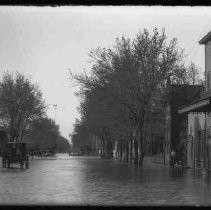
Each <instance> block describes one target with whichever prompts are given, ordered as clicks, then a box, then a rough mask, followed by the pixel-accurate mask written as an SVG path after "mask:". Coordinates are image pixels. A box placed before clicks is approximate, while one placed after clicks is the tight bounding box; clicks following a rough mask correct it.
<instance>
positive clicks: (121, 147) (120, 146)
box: [120, 139, 123, 161]
mask: <svg viewBox="0 0 211 210" xmlns="http://www.w3.org/2000/svg"><path fill="white" fill-rule="evenodd" d="M122 150H123V149H122V139H121V140H120V160H121V161H122V153H123V152H122Z"/></svg>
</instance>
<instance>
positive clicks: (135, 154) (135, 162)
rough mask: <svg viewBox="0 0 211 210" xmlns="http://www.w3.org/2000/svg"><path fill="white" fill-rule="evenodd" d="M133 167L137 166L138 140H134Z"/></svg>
mask: <svg viewBox="0 0 211 210" xmlns="http://www.w3.org/2000/svg"><path fill="white" fill-rule="evenodd" d="M134 165H138V140H137V137H135V139H134Z"/></svg>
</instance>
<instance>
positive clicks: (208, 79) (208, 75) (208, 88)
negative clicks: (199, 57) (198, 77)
mask: <svg viewBox="0 0 211 210" xmlns="http://www.w3.org/2000/svg"><path fill="white" fill-rule="evenodd" d="M210 79H211V78H210V71H208V72H207V80H206V83H207V90H210Z"/></svg>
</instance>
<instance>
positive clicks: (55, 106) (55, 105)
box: [53, 104, 58, 122]
mask: <svg viewBox="0 0 211 210" xmlns="http://www.w3.org/2000/svg"><path fill="white" fill-rule="evenodd" d="M53 106H54V109H55V116H54V122H56V109H57V106H58V105H57V104H53Z"/></svg>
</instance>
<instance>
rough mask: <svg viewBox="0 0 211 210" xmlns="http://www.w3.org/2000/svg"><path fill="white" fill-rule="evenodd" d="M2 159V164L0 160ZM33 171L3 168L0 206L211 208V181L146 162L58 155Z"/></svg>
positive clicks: (33, 162)
mask: <svg viewBox="0 0 211 210" xmlns="http://www.w3.org/2000/svg"><path fill="white" fill-rule="evenodd" d="M0 161H1V160H0ZM29 167H30V168H29V169H19V168H13V169H5V168H2V166H0V204H1V205H7V204H12V205H13V204H14V205H17V204H21V205H24V204H26V205H37V204H38V205H45V204H47V205H49V204H50V205H55V204H56V205H121V206H123V205H129V206H132V205H144V206H146V205H150V206H151V205H162V206H163V205H194V206H195V205H203V206H204V205H205V206H207V205H210V204H211V199H210V198H211V183H210V182H209V176H207V175H206V174H204V173H203V174H200V173H194V171H193V170H192V169H185V170H183V171H182V170H181V169H180V168H175V169H171V168H169V167H167V166H163V165H162V164H156V163H150V162H146V161H145V162H144V168H143V169H141V168H140V167H135V166H132V165H128V164H125V163H120V162H117V161H113V160H102V159H99V158H97V157H82V156H80V157H76V156H68V154H59V155H57V156H56V158H54V159H46V158H43V159H37V158H36V159H33V160H30V166H29Z"/></svg>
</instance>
